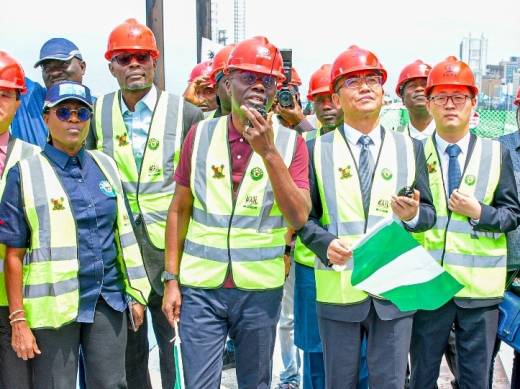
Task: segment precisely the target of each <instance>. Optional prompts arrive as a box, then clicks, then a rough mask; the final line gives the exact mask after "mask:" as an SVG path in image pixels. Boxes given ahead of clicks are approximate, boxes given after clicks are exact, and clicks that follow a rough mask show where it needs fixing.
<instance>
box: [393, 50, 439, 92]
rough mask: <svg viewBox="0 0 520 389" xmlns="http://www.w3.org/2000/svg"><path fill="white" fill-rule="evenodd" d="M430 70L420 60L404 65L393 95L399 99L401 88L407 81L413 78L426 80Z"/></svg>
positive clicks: (429, 67)
mask: <svg viewBox="0 0 520 389" xmlns="http://www.w3.org/2000/svg"><path fill="white" fill-rule="evenodd" d="M430 70H432V67H431V66H430V65H428V64H427V63H424V62H423V61H421V60H420V59H418V60H417V61H415V62H412V63H411V64H409V65H406V66H405V67H404V69H403V70H402V71H401V74H400V75H399V81H398V82H397V86H396V87H395V93H396V94H397V96H399V97H401V88H402V87H403V86H404V84H405V83H406V82H407V81H410V80H412V79H414V78H424V79H427V78H428V74H429V73H430Z"/></svg>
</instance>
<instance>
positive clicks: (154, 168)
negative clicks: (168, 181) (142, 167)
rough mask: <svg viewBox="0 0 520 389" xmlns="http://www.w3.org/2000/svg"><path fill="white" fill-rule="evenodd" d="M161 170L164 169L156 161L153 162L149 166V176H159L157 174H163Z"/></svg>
mask: <svg viewBox="0 0 520 389" xmlns="http://www.w3.org/2000/svg"><path fill="white" fill-rule="evenodd" d="M161 171H162V169H161V168H160V167H159V165H157V164H155V163H152V164H151V165H150V166H149V167H148V176H149V177H157V176H159V175H161Z"/></svg>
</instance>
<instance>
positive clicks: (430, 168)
mask: <svg viewBox="0 0 520 389" xmlns="http://www.w3.org/2000/svg"><path fill="white" fill-rule="evenodd" d="M436 172H437V161H433V162H432V163H429V164H428V173H429V174H432V173H436Z"/></svg>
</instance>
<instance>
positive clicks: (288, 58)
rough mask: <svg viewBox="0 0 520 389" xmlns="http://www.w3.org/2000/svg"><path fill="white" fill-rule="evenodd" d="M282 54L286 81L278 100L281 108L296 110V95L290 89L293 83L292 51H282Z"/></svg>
mask: <svg viewBox="0 0 520 389" xmlns="http://www.w3.org/2000/svg"><path fill="white" fill-rule="evenodd" d="M280 54H281V55H282V60H283V75H284V76H285V80H284V82H283V84H282V88H281V89H280V90H279V91H278V92H277V93H276V99H277V100H278V105H280V107H282V108H294V101H293V96H294V93H293V92H292V90H291V89H290V88H289V83H290V82H291V68H292V50H291V49H282V50H280Z"/></svg>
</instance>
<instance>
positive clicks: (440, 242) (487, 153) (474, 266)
mask: <svg viewBox="0 0 520 389" xmlns="http://www.w3.org/2000/svg"><path fill="white" fill-rule="evenodd" d="M432 138H433V137H430V138H428V140H427V141H426V144H425V147H424V153H425V156H426V158H429V160H428V172H429V179H430V188H431V192H432V196H433V203H434V205H435V210H436V212H437V222H436V224H435V226H434V227H433V228H432V229H430V230H428V231H425V232H423V233H420V234H414V236H416V238H417V240H418V241H419V242H420V243H421V244H422V245H423V246H424V247H425V248H426V249H427V250H428V251H429V252H430V254H431V255H432V256H433V257H434V258H435V259H436V260H437V261H439V263H441V264H442V266H443V267H444V269H445V270H446V271H447V272H448V273H450V274H451V275H452V276H453V277H454V278H455V279H456V280H457V281H458V282H460V283H461V284H462V285H463V286H464V288H463V289H462V290H461V291H459V292H458V293H457V294H456V295H455V297H460V298H471V299H490V298H500V297H502V296H503V294H504V287H505V279H506V252H507V244H506V243H507V242H506V236H505V234H503V233H496V232H483V231H475V230H473V226H471V224H470V223H469V219H468V217H467V216H464V215H460V214H458V213H456V212H450V211H448V207H447V201H446V191H445V189H444V181H443V179H442V174H443V172H441V165H440V162H439V156H438V154H437V149H436V147H435V144H434V143H433V139H432ZM500 169H501V152H500V143H499V142H497V141H493V140H490V139H483V138H479V137H477V138H476V142H475V146H474V148H473V152H472V154H471V156H470V160H469V162H467V163H466V168H465V170H464V173H463V176H462V179H461V183H460V186H459V191H460V192H462V193H464V194H467V195H469V196H474V197H475V198H476V199H477V200H478V201H480V202H482V203H483V204H486V205H490V204H492V202H493V197H494V193H495V190H496V187H497V185H498V181H499V178H500ZM444 174H445V175H446V174H447V172H444Z"/></svg>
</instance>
